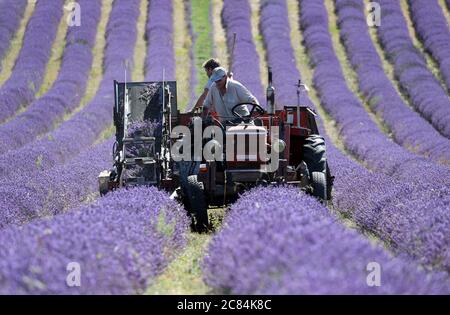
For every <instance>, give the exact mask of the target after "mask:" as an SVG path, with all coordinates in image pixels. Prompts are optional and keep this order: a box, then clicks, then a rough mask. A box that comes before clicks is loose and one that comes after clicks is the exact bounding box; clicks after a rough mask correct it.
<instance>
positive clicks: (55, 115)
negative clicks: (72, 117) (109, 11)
mask: <svg viewBox="0 0 450 315" xmlns="http://www.w3.org/2000/svg"><path fill="white" fill-rule="evenodd" d="M78 3H79V4H80V6H81V7H82V8H83V10H84V11H83V23H82V24H81V26H79V27H70V28H69V29H68V31H67V36H66V47H65V49H64V54H63V60H62V63H61V68H60V70H59V74H58V78H57V79H56V81H55V83H54V84H53V86H52V87H51V89H50V90H49V91H48V92H47V93H46V94H45V95H44V96H42V97H41V98H40V99H38V100H36V101H34V102H33V103H32V104H30V105H29V106H28V108H27V110H26V111H25V112H24V113H22V114H20V115H18V116H17V117H16V118H14V119H13V120H11V121H9V122H8V123H5V124H3V125H1V126H0V154H1V153H5V152H7V151H9V150H12V149H16V148H19V147H21V146H23V145H24V144H26V143H28V142H31V141H32V140H34V139H35V137H36V136H37V135H39V134H42V133H44V132H47V131H49V130H50V129H51V128H52V126H53V125H54V123H55V122H57V121H58V120H60V119H61V116H62V115H63V114H64V113H67V112H69V111H71V110H73V109H74V108H75V107H76V106H77V105H78V104H79V102H80V100H81V97H82V96H83V94H84V92H85V89H86V82H87V80H88V76H89V72H90V69H91V66H92V48H93V46H94V44H95V34H96V30H97V24H98V22H99V20H100V10H101V3H100V1H88V0H84V1H79V2H78Z"/></svg>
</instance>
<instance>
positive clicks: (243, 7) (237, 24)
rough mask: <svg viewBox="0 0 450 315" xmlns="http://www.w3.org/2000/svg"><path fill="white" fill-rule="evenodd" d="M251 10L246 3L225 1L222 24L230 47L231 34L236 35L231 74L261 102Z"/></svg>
mask: <svg viewBox="0 0 450 315" xmlns="http://www.w3.org/2000/svg"><path fill="white" fill-rule="evenodd" d="M250 21H251V9H250V5H249V3H248V2H247V1H238V0H229V1H225V2H224V4H223V9H222V23H223V26H224V27H225V28H226V29H227V32H226V36H227V44H228V47H230V51H231V47H232V41H233V34H234V33H236V34H237V36H236V43H235V45H234V52H233V56H234V58H233V60H232V61H231V62H232V64H233V73H234V78H235V79H236V80H238V81H241V82H245V85H246V87H247V88H248V89H249V90H250V91H251V92H252V93H253V95H255V97H256V98H257V99H258V100H259V101H260V102H261V101H262V100H264V99H265V97H264V89H263V87H262V84H261V80H260V78H261V74H260V69H259V58H260V57H259V55H258V54H257V52H256V46H255V44H254V42H253V36H252V31H251V24H250Z"/></svg>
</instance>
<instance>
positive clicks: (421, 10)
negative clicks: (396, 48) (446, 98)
mask: <svg viewBox="0 0 450 315" xmlns="http://www.w3.org/2000/svg"><path fill="white" fill-rule="evenodd" d="M409 4H410V10H411V16H412V20H413V23H414V26H415V29H416V32H417V34H418V35H419V37H420V39H421V40H422V42H423V44H424V48H425V49H426V50H427V51H429V52H430V53H431V55H432V56H433V58H434V59H435V60H437V62H438V63H439V70H440V72H441V74H442V78H443V80H444V82H445V85H446V86H447V89H448V91H449V92H450V30H449V25H448V22H447V21H446V20H445V17H444V15H443V14H442V10H445V8H441V6H440V5H439V3H438V2H437V0H432V1H425V0H410V1H409Z"/></svg>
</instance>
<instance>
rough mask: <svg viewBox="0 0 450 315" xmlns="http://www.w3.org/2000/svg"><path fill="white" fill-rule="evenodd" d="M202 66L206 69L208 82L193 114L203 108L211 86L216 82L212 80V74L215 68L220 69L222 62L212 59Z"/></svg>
mask: <svg viewBox="0 0 450 315" xmlns="http://www.w3.org/2000/svg"><path fill="white" fill-rule="evenodd" d="M202 66H203V69H205V72H206V75H207V76H208V82H206V85H205V88H204V90H203V93H202V95H200V97H199V98H198V100H197V102H196V103H195V105H194V107H193V108H192V110H191V112H194V111H195V109H196V108H199V107H202V105H203V102H204V101H205V98H206V95H207V94H208V91H209V89H210V88H211V85H212V84H213V83H214V81H212V80H211V74H212V73H213V70H214V69H215V68H217V67H220V62H219V60H217V59H214V58H211V59H209V60H206V61H205V62H204V63H203V65H202Z"/></svg>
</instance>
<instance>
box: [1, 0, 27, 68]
mask: <svg viewBox="0 0 450 315" xmlns="http://www.w3.org/2000/svg"><path fill="white" fill-rule="evenodd" d="M26 6H27V0H4V1H1V2H0V71H2V64H1V60H2V59H3V57H4V56H5V54H6V52H7V50H8V48H9V45H10V43H11V40H12V38H13V36H14V33H15V32H16V31H17V29H18V28H19V25H20V19H21V18H22V16H23V14H24V12H25V7H26Z"/></svg>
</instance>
